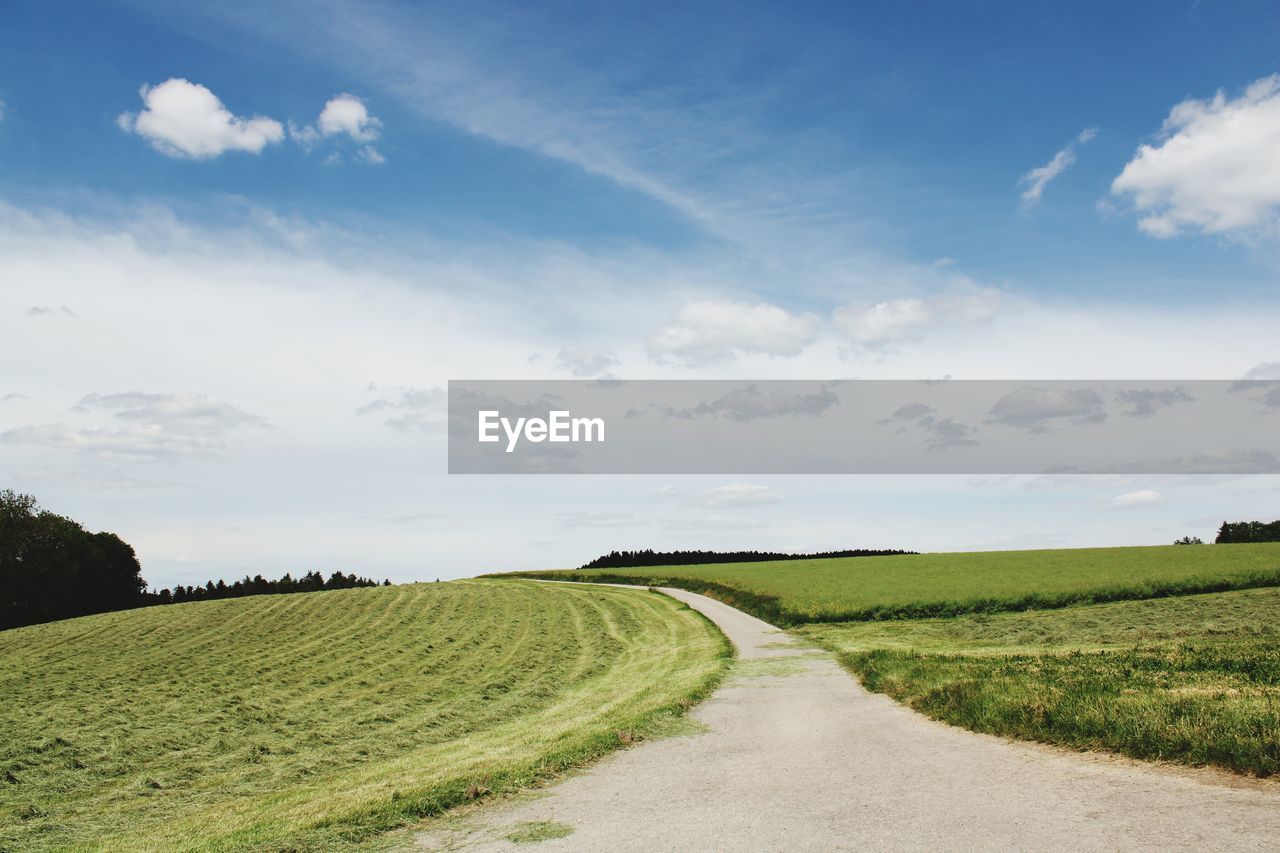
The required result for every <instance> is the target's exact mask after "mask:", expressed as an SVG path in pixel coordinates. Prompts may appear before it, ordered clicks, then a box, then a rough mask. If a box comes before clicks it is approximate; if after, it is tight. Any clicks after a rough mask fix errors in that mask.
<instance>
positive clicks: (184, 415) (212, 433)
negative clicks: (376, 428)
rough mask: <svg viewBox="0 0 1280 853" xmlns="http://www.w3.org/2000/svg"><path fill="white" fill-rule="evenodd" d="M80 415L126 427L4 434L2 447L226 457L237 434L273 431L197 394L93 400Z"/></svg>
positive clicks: (47, 427)
mask: <svg viewBox="0 0 1280 853" xmlns="http://www.w3.org/2000/svg"><path fill="white" fill-rule="evenodd" d="M74 411H77V412H81V413H93V412H95V411H103V412H110V413H111V415H112V417H113V418H115V419H116V420H118V421H123V422H124V423H123V424H122V425H120V426H110V427H73V426H69V425H67V424H65V423H53V424H31V425H28V426H21V427H15V428H13V429H9V430H6V431H5V432H3V433H0V441H5V442H8V443H12V444H34V445H41V446H44V447H52V448H57V449H62V450H72V451H78V452H81V453H85V454H89V455H93V456H104V457H112V456H118V457H150V458H156V459H167V458H176V457H180V456H188V455H207V454H209V453H213V452H216V451H220V450H223V449H224V448H225V447H226V438H227V436H228V435H229V434H230V433H231V432H232V431H233V430H235V429H237V428H239V427H243V426H256V427H266V426H268V424H267V422H266V420H265V419H263V418H261V417H259V416H258V415H254V414H251V413H249V412H246V411H245V410H244V409H242V408H240V407H239V406H236V405H233V404H231V403H225V402H221V401H218V400H210V399H209V398H207V397H203V396H200V395H197V394H147V393H143V392H140V391H129V392H125V393H121V394H89V395H86V396H85V397H83V398H81V400H80V402H79V403H78V404H77V405H76V406H75V409H74Z"/></svg>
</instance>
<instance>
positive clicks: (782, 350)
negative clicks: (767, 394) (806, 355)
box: [646, 300, 818, 367]
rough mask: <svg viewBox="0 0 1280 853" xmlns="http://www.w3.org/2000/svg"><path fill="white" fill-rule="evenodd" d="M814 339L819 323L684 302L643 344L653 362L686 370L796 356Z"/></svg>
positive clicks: (772, 310)
mask: <svg viewBox="0 0 1280 853" xmlns="http://www.w3.org/2000/svg"><path fill="white" fill-rule="evenodd" d="M817 334H818V318H817V317H815V316H814V315H812V314H792V313H791V312H789V311H786V310H784V309H782V308H779V307H777V306H776V305H768V304H765V303H762V302H757V303H751V302H734V301H729V300H720V301H715V300H706V301H701V302H689V303H686V304H685V305H683V306H682V307H681V308H680V310H678V311H677V312H676V315H675V317H673V318H672V319H671V320H670V321H668V322H667V323H666V324H665V325H663V326H662V327H661V328H659V329H658V330H657V331H655V332H653V334H651V335H649V337H648V339H647V340H646V343H647V345H648V349H649V356H650V357H651V358H653V359H654V360H655V361H667V360H672V361H676V362H680V363H683V364H685V365H687V366H690V367H696V366H701V365H707V364H714V363H715V362H720V361H731V360H733V359H734V358H736V357H737V355H738V354H739V353H742V354H762V355H768V356H774V357H783V358H785V357H788V356H795V355H799V354H800V353H801V352H802V351H803V350H804V348H805V347H806V346H808V345H809V344H811V343H812V342H813V340H814V339H815V338H816V337H817Z"/></svg>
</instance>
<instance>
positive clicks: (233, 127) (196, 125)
mask: <svg viewBox="0 0 1280 853" xmlns="http://www.w3.org/2000/svg"><path fill="white" fill-rule="evenodd" d="M140 94H141V95H142V101H143V103H144V104H145V107H144V109H143V110H142V111H141V112H139V113H128V112H126V113H121V114H120V115H119V116H118V117H117V118H116V124H118V125H119V126H120V128H121V129H122V130H124V131H126V132H128V133H136V134H138V135H139V136H141V137H143V138H144V139H146V140H147V141H148V142H150V143H151V146H152V147H153V148H155V149H156V150H157V151H159V152H160V153H161V154H164V155H166V156H169V157H189V158H191V159H192V160H208V159H212V158H214V157H217V156H219V155H220V154H222V153H224V152H226V151H248V152H251V153H253V154H257V153H259V152H260V151H262V149H263V148H265V147H266V146H267V145H269V144H271V143H273V142H279V141H280V140H282V139H284V127H283V126H282V125H281V124H280V122H278V121H276V120H275V119H271V118H266V117H264V116H254V117H252V118H242V117H239V116H235V115H233V114H232V113H231V111H230V110H228V109H227V108H226V107H225V106H223V104H222V101H221V100H219V99H218V96H217V95H215V94H213V92H211V91H209V90H208V89H207V88H205V87H204V86H201V85H200V84H199V83H192V82H191V81H189V80H184V79H182V78H181V77H171V78H170V79H168V80H166V81H165V82H163V83H161V84H160V85H159V86H143V87H142V89H141V90H140Z"/></svg>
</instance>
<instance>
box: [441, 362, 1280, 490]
mask: <svg viewBox="0 0 1280 853" xmlns="http://www.w3.org/2000/svg"><path fill="white" fill-rule="evenodd" d="M449 472H450V473H452V474H1046V473H1063V474H1274V473H1280V381H1271V380H1240V381H1230V380H1223V381H1217V380H1213V381H1206V380H1189V381H1127V380H1125V381H1106V382H1098V381H1082V382H1072V381H1060V380H1053V381H1044V382H1035V381H1032V382H1026V381H1004V380H938V381H934V380H928V381H897V380H837V381H817V380H814V381H809V380H763V381H742V380H546V381H541V380H461V381H459V380H454V381H451V382H450V383H449Z"/></svg>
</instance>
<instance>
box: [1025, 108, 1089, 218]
mask: <svg viewBox="0 0 1280 853" xmlns="http://www.w3.org/2000/svg"><path fill="white" fill-rule="evenodd" d="M1097 135H1098V130H1097V128H1093V127H1088V128H1085V129H1084V130H1082V131H1080V133H1079V134H1078V135H1077V136H1076V138H1075V140H1073V141H1072V142H1070V143H1069V144H1068V145H1067V147H1065V148H1063V149H1062V150H1061V151H1059V152H1058V153H1057V154H1054V155H1053V159H1052V160H1050V161H1049V162H1048V163H1045V164H1044V165H1043V166H1039V167H1037V168H1035V169H1032V170H1031V171H1029V172H1027V173H1026V174H1025V175H1023V176H1022V177H1021V178H1019V179H1018V185H1019V186H1021V187H1025V189H1024V190H1023V191H1022V206H1023V207H1034V206H1036V205H1037V204H1039V203H1040V196H1042V195H1043V194H1044V188H1045V187H1046V186H1048V185H1049V182H1050V181H1052V180H1053V179H1054V178H1056V177H1058V176H1059V175H1061V174H1062V173H1063V172H1065V171H1066V170H1067V169H1068V168H1069V167H1070V166H1071V164H1072V163H1074V162H1075V161H1076V146H1077V145H1084V144H1086V143H1088V142H1090V141H1092V140H1093V138H1094V137H1095V136H1097Z"/></svg>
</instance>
